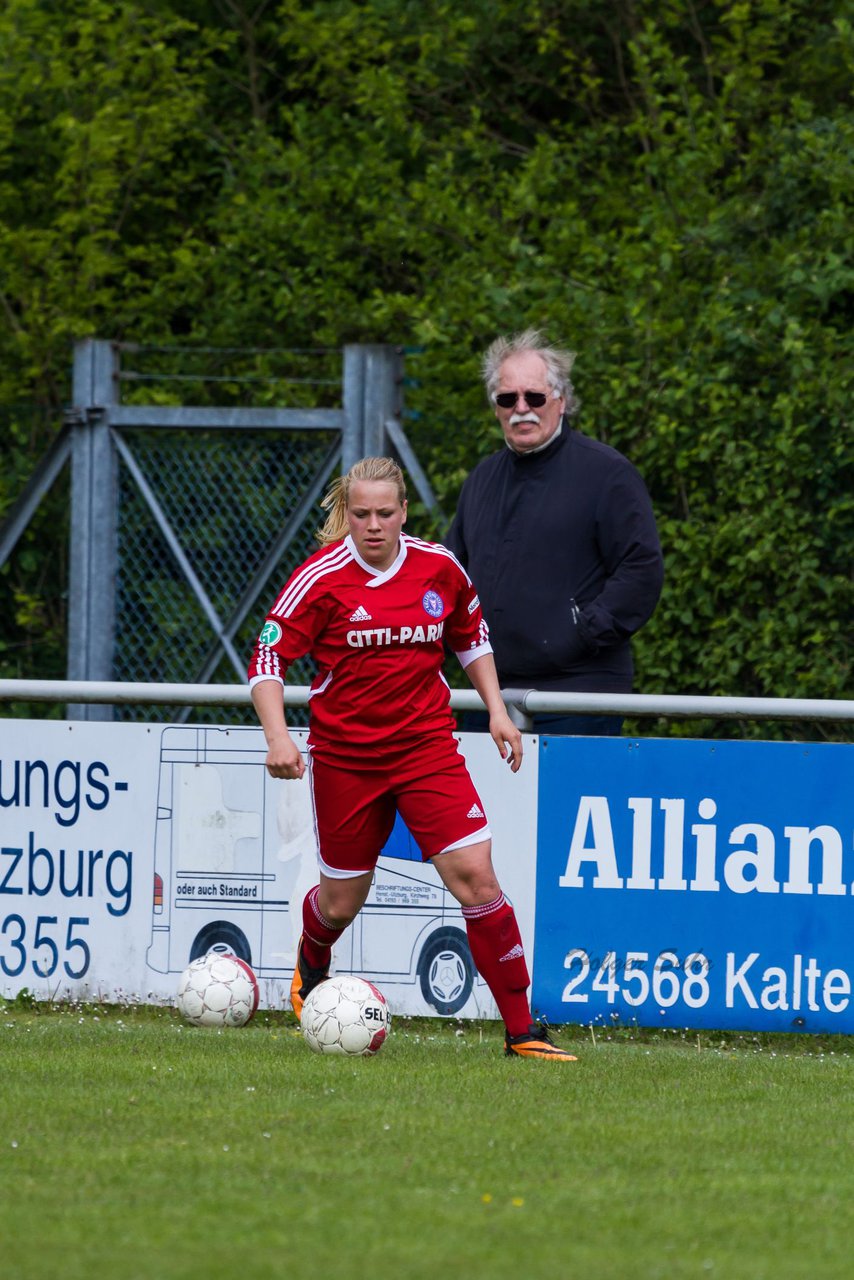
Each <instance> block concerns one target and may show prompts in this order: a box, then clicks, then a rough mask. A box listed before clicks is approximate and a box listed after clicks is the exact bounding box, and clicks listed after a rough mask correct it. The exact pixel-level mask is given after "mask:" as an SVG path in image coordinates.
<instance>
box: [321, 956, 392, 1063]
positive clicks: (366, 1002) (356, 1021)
mask: <svg viewBox="0 0 854 1280" xmlns="http://www.w3.org/2000/svg"><path fill="white" fill-rule="evenodd" d="M300 1025H301V1027H302V1033H303V1035H304V1036H305V1040H306V1043H307V1044H308V1046H309V1048H310V1049H313V1050H314V1052H315V1053H338V1054H343V1055H344V1056H345V1057H350V1058H362V1057H370V1056H371V1055H372V1054H374V1053H376V1052H377V1051H378V1050H379V1049H380V1048H381V1047H382V1044H383V1041H384V1040H385V1038H386V1036H387V1035H388V1033H389V1030H390V1029H391V1014H390V1013H389V1008H388V1005H387V1004H386V998H385V996H384V995H383V993H382V992H381V991H378V990H377V988H376V987H375V986H374V984H373V983H372V982H365V980H364V979H363V978H354V977H353V976H352V974H346V973H342V974H340V975H339V976H338V977H337V978H327V979H326V981H325V982H320V983H318V985H317V986H316V987H314V988H313V990H311V991H309V993H308V995H307V996H306V998H305V1002H304V1004H303V1006H302V1017H301V1019H300Z"/></svg>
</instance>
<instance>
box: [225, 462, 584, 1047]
mask: <svg viewBox="0 0 854 1280" xmlns="http://www.w3.org/2000/svg"><path fill="white" fill-rule="evenodd" d="M323 506H324V508H325V509H327V510H328V512H329V516H328V519H327V520H326V523H325V524H324V526H323V528H322V529H321V530H320V532H319V534H318V540H319V541H320V543H321V549H320V550H319V551H316V552H315V553H314V555H312V556H310V557H309V558H308V560H306V561H305V563H304V564H302V565H301V566H300V568H298V569H297V570H296V571H295V572H294V573H293V574H292V575H291V578H290V579H289V581H288V582H287V584H286V586H285V587H284V589H283V591H282V592H281V594H280V595H279V597H278V599H277V600H276V601H275V603H274V604H273V606H272V608H271V609H270V612H269V613H268V614H267V620H266V622H265V624H264V627H263V630H262V631H261V635H260V636H259V638H258V642H257V644H256V646H255V652H254V655H253V658H252V662H251V664H250V667H249V680H250V686H251V689H252V701H253V703H254V705H255V709H256V711H257V713H258V718H259V720H260V721H261V725H262V728H263V730H264V736H265V738H266V740H267V747H268V753H267V762H266V763H267V769H268V771H269V773H270V774H271V775H272V776H273V777H274V778H301V777H302V775H303V773H304V772H305V767H306V766H305V763H304V761H303V758H302V755H301V753H300V751H299V749H298V748H297V746H296V744H295V743H294V741H293V739H292V738H291V736H290V734H289V733H288V729H287V725H286V723H285V713H284V703H283V699H282V689H281V686H282V685H283V683H284V679H283V678H284V675H285V671H286V670H287V667H288V664H289V663H291V662H293V661H294V660H295V659H296V658H299V657H301V656H302V655H303V654H306V653H310V654H311V655H312V657H313V658H314V659H315V661H316V663H317V666H318V674H317V676H316V677H315V679H314V681H313V683H312V686H311V703H310V708H311V709H310V717H309V720H310V730H309V739H308V745H309V760H310V764H309V769H310V782H311V789H312V795H313V799H314V809H315V819H316V825H317V837H318V857H319V862H320V883H319V884H318V885H316V886H315V887H314V888H313V889H312V890H311V891H310V892H309V893H308V894H307V895H306V898H305V901H304V903H303V933H302V937H301V938H300V941H299V946H298V949H297V963H296V967H295V970H294V979H293V984H292V987H291V1002H292V1004H293V1008H294V1012H295V1013H296V1015H297V1017H298V1018H299V1016H300V1014H301V1012H302V1005H303V1001H304V1000H305V997H306V996H307V995H308V993H309V991H311V990H312V989H313V988H314V987H315V986H317V984H318V983H319V982H322V981H323V980H324V979H325V978H326V977H327V976H328V974H329V967H330V963H331V959H332V947H333V946H334V944H335V942H336V940H337V939H338V938H339V937H340V936H341V934H342V933H343V931H344V929H346V927H347V926H348V925H349V924H350V922H351V921H352V920H353V919H354V918H355V917H356V915H358V913H359V911H360V910H361V908H362V906H363V905H364V903H365V900H366V898H367V896H368V892H369V890H370V887H371V881H372V879H373V874H374V868H375V867H376V863H377V858H378V857H379V854H380V852H381V850H382V848H383V846H384V844H385V843H386V841H387V839H388V837H389V835H390V834H391V829H392V826H393V825H394V820H395V814H396V812H398V811H399V812H400V814H401V816H402V818H403V820H404V821H405V823H406V825H407V827H408V828H409V830H410V832H411V833H412V835H413V836H414V838H415V840H416V842H417V843H418V846H419V848H420V849H421V853H422V857H423V858H424V859H425V860H427V859H429V860H430V861H431V862H432V863H433V865H434V867H435V868H436V870H437V871H438V873H439V876H440V877H441V879H442V881H443V883H444V884H445V886H446V888H447V889H448V890H449V891H450V893H452V894H453V896H454V897H455V898H456V899H457V901H458V902H459V903H460V904H461V906H462V913H463V917H464V918H465V922H466V931H467V934H468V939H469V946H470V947H471V953H472V956H473V958H474V962H475V964H476V966H477V968H478V970H479V971H480V973H481V974H482V975H483V978H484V979H485V981H486V982H487V984H488V986H489V988H490V990H491V991H492V994H493V996H494V998H495V1002H496V1004H497V1005H498V1009H499V1011H500V1013H501V1016H502V1018H503V1019H504V1023H505V1027H506V1035H505V1047H506V1052H507V1054H508V1055H510V1056H511V1057H516V1056H518V1057H525V1058H549V1059H553V1060H555V1061H562V1062H567V1061H570V1062H572V1061H575V1059H574V1058H573V1057H572V1055H571V1054H568V1053H566V1052H565V1050H563V1049H559V1048H557V1047H556V1046H555V1045H554V1044H552V1042H551V1040H550V1039H549V1036H548V1034H547V1033H546V1031H545V1029H544V1028H543V1027H541V1026H539V1025H537V1024H534V1023H532V1020H531V1009H530V1005H529V1004H528V996H527V989H528V983H529V981H530V979H529V977H528V969H527V965H526V963H525V956H524V952H523V949H522V939H521V937H520V935H519V927H518V924H517V922H516V915H515V912H514V911H513V908H512V906H511V905H510V903H509V902H508V901H507V899H506V898H505V897H504V894H503V893H502V892H501V888H500V886H499V884H498V881H497V879H496V877H495V872H494V870H493V867H492V841H491V834H490V830H489V826H488V824H487V821H486V817H485V815H484V811H483V805H482V804H481V801H480V797H479V795H478V794H477V791H476V790H475V787H474V784H473V782H472V780H471V778H470V777H469V773H468V770H467V768H466V765H465V761H464V760H463V757H462V755H461V754H460V751H459V748H458V745H457V742H456V739H455V738H454V735H453V729H454V721H453V717H452V715H451V712H450V708H449V701H450V695H449V690H448V686H447V684H446V682H445V680H444V679H443V677H442V673H441V667H442V662H443V659H444V643H445V641H447V642H448V643H449V644H450V646H451V648H452V649H453V650H454V651H455V653H456V654H457V657H458V658H459V660H460V662H461V664H462V665H463V667H464V668H465V671H466V675H467V676H468V677H469V679H470V680H471V682H472V684H473V685H474V687H475V689H476V690H477V692H478V693H479V694H480V696H481V698H482V699H483V702H484V704H485V706H486V708H487V711H488V713H489V732H490V733H491V735H492V737H493V739H494V741H495V743H496V746H497V747H498V750H499V751H500V753H501V754H502V756H504V758H505V759H506V760H507V762H508V764H509V765H510V768H511V770H512V771H513V772H514V773H515V772H516V770H517V769H518V768H519V765H520V764H521V763H522V738H521V735H520V733H519V730H518V729H517V728H516V727H515V725H514V724H513V722H512V721H511V719H510V717H509V716H508V714H507V711H506V708H505V706H504V703H503V701H502V698H501V693H500V690H499V686H498V677H497V675H496V673H495V663H494V660H493V657H492V649H491V647H490V645H489V639H488V632H487V627H486V623H485V622H484V620H483V617H482V614H481V611H480V604H479V602H478V598H477V595H476V594H475V590H474V587H473V586H472V583H471V581H470V579H469V578H468V576H467V574H466V573H465V570H464V569H463V568H462V567H461V566H460V564H459V562H458V561H457V560H456V559H455V558H454V556H453V555H452V554H451V552H450V551H448V550H446V548H445V547H442V546H439V545H438V544H436V543H432V542H423V541H421V540H420V539H419V538H412V537H409V536H408V535H407V534H404V533H403V525H404V522H405V520H406V488H405V485H404V480H403V475H402V473H401V470H400V468H399V467H398V466H397V464H396V463H395V462H393V461H391V459H389V458H363V459H362V461H361V462H357V463H356V464H355V466H353V467H352V468H351V469H350V471H349V472H348V473H347V475H346V476H343V477H342V478H341V479H340V480H337V481H335V482H334V484H333V485H332V486H331V487H330V490H329V492H328V493H327V495H326V497H325V499H324V501H323Z"/></svg>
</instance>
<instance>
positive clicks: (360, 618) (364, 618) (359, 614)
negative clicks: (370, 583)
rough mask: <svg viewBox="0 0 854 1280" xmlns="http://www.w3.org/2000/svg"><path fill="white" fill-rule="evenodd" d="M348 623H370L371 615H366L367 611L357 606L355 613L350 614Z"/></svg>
mask: <svg viewBox="0 0 854 1280" xmlns="http://www.w3.org/2000/svg"><path fill="white" fill-rule="evenodd" d="M350 621H351V622H370V621H371V615H370V614H369V613H368V611H367V609H365V608H364V607H363V606H362V605H359V607H358V609H357V610H356V612H355V613H351V614H350Z"/></svg>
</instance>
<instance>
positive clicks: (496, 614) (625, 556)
mask: <svg viewBox="0 0 854 1280" xmlns="http://www.w3.org/2000/svg"><path fill="white" fill-rule="evenodd" d="M445 542H446V544H447V545H448V546H449V547H450V549H451V550H452V551H453V552H454V554H455V555H456V556H457V557H458V559H459V560H460V561H461V562H462V563H463V565H465V567H466V569H467V571H468V573H469V576H470V577H471V579H472V581H473V582H474V585H475V587H476V588H477V591H478V594H479V595H480V599H481V604H482V606H483V612H484V615H485V617H486V620H487V622H488V624H489V628H490V640H491V642H492V647H493V649H494V651H495V661H496V665H497V667H498V675H499V679H500V681H501V684H502V686H503V687H504V688H513V687H517V688H527V689H531V688H535V689H560V690H570V691H572V690H576V691H579V690H580V691H583V690H595V691H602V692H614V693H625V692H629V691H630V690H631V687H632V655H631V648H630V644H629V638H630V636H631V635H632V634H633V633H634V632H635V631H637V630H638V629H639V628H640V627H642V626H643V624H644V623H645V622H646V621H647V619H648V618H649V617H650V615H651V614H652V611H653V609H654V608H655V606H656V603H657V601H658V597H659V595H660V594H661V586H662V581H663V578H664V567H663V561H662V555H661V546H660V544H659V541H658V533H657V530H656V527H655V517H654V516H653V512H652V504H651V503H650V500H649V495H648V493H647V491H646V487H645V485H644V482H643V480H642V479H641V477H640V475H639V474H638V472H637V471H636V470H635V468H634V467H633V466H632V464H631V463H630V462H629V461H628V459H627V458H624V457H623V455H622V454H620V453H618V452H617V451H616V449H611V448H610V447H609V446H608V445H605V444H600V442H599V441H598V440H591V439H590V438H589V437H588V436H583V435H581V434H580V433H579V432H578V431H573V430H571V429H570V428H569V427H568V426H567V424H566V422H564V425H563V430H562V431H561V433H560V435H559V436H558V437H557V438H556V439H554V440H553V441H552V443H551V444H549V445H547V446H546V448H545V449H543V450H542V451H541V452H539V453H529V454H522V455H520V454H516V453H513V451H512V450H511V449H508V448H505V449H503V450H502V451H501V452H500V453H496V454H493V455H492V457H490V458H486V459H485V460H484V461H483V462H481V463H480V464H479V465H478V466H477V467H475V469H474V471H473V472H472V473H471V475H470V476H469V477H468V479H467V480H466V482H465V484H464V485H463V488H462V492H461V494H460V501H459V505H458V507H457V514H456V516H455V517H454V520H453V523H452V525H451V528H450V530H449V533H448V536H447V538H446V539H445Z"/></svg>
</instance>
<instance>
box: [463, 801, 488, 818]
mask: <svg viewBox="0 0 854 1280" xmlns="http://www.w3.org/2000/svg"><path fill="white" fill-rule="evenodd" d="M484 816H485V815H484V812H483V810H482V809H481V807H480V805H479V804H473V805H472V807H471V808H470V809H469V811H468V813H467V814H466V817H467V818H483V817H484Z"/></svg>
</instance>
